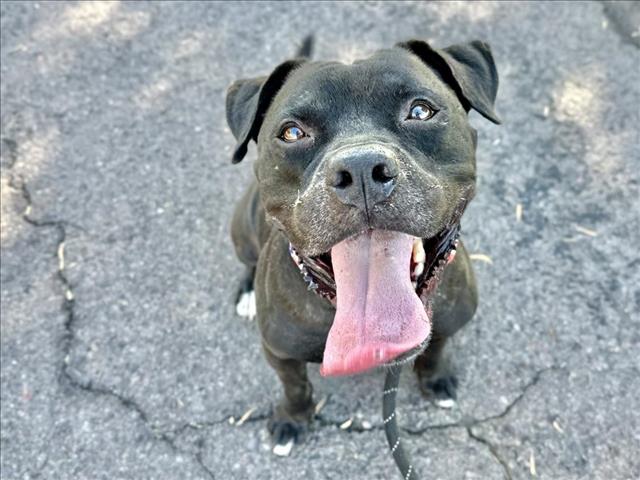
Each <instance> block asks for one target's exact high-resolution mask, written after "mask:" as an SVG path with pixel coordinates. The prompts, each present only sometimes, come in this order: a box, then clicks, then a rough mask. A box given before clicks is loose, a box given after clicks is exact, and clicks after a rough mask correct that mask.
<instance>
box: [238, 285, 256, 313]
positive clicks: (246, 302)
mask: <svg viewBox="0 0 640 480" xmlns="http://www.w3.org/2000/svg"><path fill="white" fill-rule="evenodd" d="M236 313H237V314H238V315H240V316H241V317H246V318H248V319H249V320H253V319H254V318H255V316H256V294H255V291H254V290H249V291H247V292H242V293H241V294H240V295H239V297H238V302H237V303H236Z"/></svg>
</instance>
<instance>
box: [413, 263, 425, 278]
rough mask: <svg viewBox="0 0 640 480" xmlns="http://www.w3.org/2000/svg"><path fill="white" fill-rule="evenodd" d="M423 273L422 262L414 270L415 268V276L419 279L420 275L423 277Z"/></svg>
mask: <svg viewBox="0 0 640 480" xmlns="http://www.w3.org/2000/svg"><path fill="white" fill-rule="evenodd" d="M422 272H424V262H420V263H418V264H417V265H416V266H415V267H414V268H413V275H414V276H415V277H416V278H418V277H419V276H420V275H422Z"/></svg>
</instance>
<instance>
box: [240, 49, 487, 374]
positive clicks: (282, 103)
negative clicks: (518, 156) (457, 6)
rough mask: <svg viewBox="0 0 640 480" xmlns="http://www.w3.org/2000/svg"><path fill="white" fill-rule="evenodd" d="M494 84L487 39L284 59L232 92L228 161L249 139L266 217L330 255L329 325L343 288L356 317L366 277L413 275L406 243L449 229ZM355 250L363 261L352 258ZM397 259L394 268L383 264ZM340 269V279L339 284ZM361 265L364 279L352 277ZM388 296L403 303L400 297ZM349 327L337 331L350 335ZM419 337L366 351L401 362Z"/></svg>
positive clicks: (470, 183)
mask: <svg viewBox="0 0 640 480" xmlns="http://www.w3.org/2000/svg"><path fill="white" fill-rule="evenodd" d="M496 89H497V74H496V70H495V66H494V64H493V59H492V57H491V53H490V50H489V48H488V46H486V45H485V44H483V43H481V42H473V43H470V44H468V45H463V46H454V47H450V48H449V49H445V50H434V49H432V48H431V47H429V46H428V45H427V44H426V43H424V42H419V41H411V42H407V43H405V44H401V45H400V46H397V47H395V48H393V49H389V50H382V51H379V52H377V53H376V54H374V55H373V56H371V57H370V58H368V59H366V60H362V61H358V62H355V63H353V64H351V65H345V64H341V63H335V62H306V61H302V60H294V61H290V62H285V63H284V64H282V65H280V66H279V67H278V68H277V69H276V70H275V71H274V72H273V73H272V74H271V75H270V76H269V77H267V78H261V79H254V80H245V81H240V82H236V84H234V85H233V86H232V87H231V89H230V91H229V95H228V97H227V117H228V120H229V124H230V126H231V128H232V131H233V132H234V134H235V135H236V137H237V138H238V141H239V143H238V147H237V148H236V152H235V154H234V161H239V160H240V159H241V158H242V157H243V156H244V154H245V153H246V145H247V143H248V142H249V141H250V140H251V139H254V140H256V141H257V145H258V160H257V162H256V164H255V173H256V177H257V179H258V184H259V187H260V196H261V199H262V202H263V206H264V208H265V211H266V213H267V215H268V217H270V218H271V219H272V220H273V221H275V222H276V223H277V224H278V225H279V226H280V228H281V229H282V230H283V231H284V233H285V235H286V236H287V237H288V239H289V241H290V242H291V243H292V244H293V245H294V246H295V247H296V249H297V250H298V251H299V252H301V253H302V254H304V255H306V256H308V257H316V256H320V255H324V254H327V253H330V261H333V264H334V265H333V270H334V272H335V274H336V284H337V287H338V298H337V302H338V315H337V317H336V319H338V317H340V304H341V295H340V285H341V282H342V285H344V286H343V287H342V291H343V292H347V293H343V295H342V297H343V298H344V297H349V298H350V299H349V300H348V306H345V307H344V309H346V310H349V313H348V314H345V315H348V316H351V317H353V316H354V315H355V316H356V317H357V316H358V314H354V313H353V311H352V310H353V309H354V308H355V307H354V306H353V305H354V302H355V303H358V301H359V300H358V298H360V299H362V297H366V298H369V297H370V296H371V285H372V282H373V283H375V282H374V281H372V280H371V277H372V275H373V276H376V275H378V274H377V273H376V272H383V273H384V272H391V273H390V274H388V275H387V274H384V275H386V277H387V278H386V281H395V280H397V278H395V277H393V276H394V275H395V274H394V273H393V272H394V271H395V270H394V269H396V267H397V268H398V269H400V268H404V266H405V264H406V267H407V268H409V267H410V266H411V267H412V268H413V264H412V263H410V261H409V258H411V252H412V244H413V243H412V242H413V240H414V239H416V238H417V239H430V238H434V237H436V236H438V235H439V234H442V232H444V231H446V230H447V229H448V228H450V227H451V226H452V225H454V224H457V222H458V221H459V218H460V215H461V214H462V211H463V210H464V208H465V206H466V204H467V202H468V201H469V200H470V199H471V198H472V197H473V195H474V186H475V147H476V133H475V130H474V129H473V128H472V127H471V126H470V125H469V122H468V119H467V114H468V110H469V109H470V108H474V109H476V110H477V111H479V112H480V113H481V114H483V115H484V116H485V117H487V118H489V119H490V120H492V121H494V122H497V117H496V115H495V113H494V112H493V101H494V99H495V94H496ZM367 232H368V233H367ZM384 232H387V233H384ZM389 232H395V233H389ZM350 239H355V240H350ZM413 248H414V250H415V245H414V247H413ZM407 249H408V253H407V252H406V251H405V250H407ZM361 250H366V252H368V253H366V252H365V253H366V254H365V256H366V257H367V258H363V259H361V260H362V261H361V262H360V263H358V262H359V261H358V260H357V257H358V255H361ZM399 252H403V253H402V254H400V253H399ZM428 253H429V252H427V255H428ZM394 255H397V262H396V260H393V261H391V263H389V262H388V261H387V260H384V258H388V257H394ZM407 255H408V257H407ZM415 255H416V253H415V251H414V256H415ZM374 257H375V258H378V260H376V262H377V264H378V267H377V270H376V272H374V271H373V268H374V267H375V265H373V266H372V263H371V262H373V260H372V259H373V258H374ZM394 262H396V263H394ZM336 264H337V265H338V266H339V268H336V267H337V265H336ZM358 265H360V266H358ZM341 269H342V273H343V274H344V278H345V279H344V280H339V278H340V276H341V273H340V270H341ZM358 269H361V270H362V274H361V275H359V274H354V273H353V271H354V270H355V271H357V270H358ZM383 273H381V275H382V274H383ZM396 274H397V276H398V278H400V277H402V275H403V274H402V273H400V270H398V271H397V272H396ZM362 276H364V277H366V278H364V280H363V279H362V278H359V277H362ZM367 279H368V280H367ZM407 279H408V280H411V278H410V277H409V276H408V277H407ZM402 281H404V279H403V280H402ZM354 285H355V286H354ZM363 285H364V286H363ZM367 285H369V287H367ZM383 287H384V286H382V285H381V286H380V288H383ZM395 295H396V296H398V295H400V297H402V294H401V292H396V293H395ZM414 296H415V295H414ZM412 301H413V300H411V301H409V300H408V299H407V301H406V302H404V303H403V305H404V304H406V303H411V302H412ZM371 302H372V301H370V300H366V301H365V300H361V303H362V304H363V305H362V309H363V311H364V310H367V309H368V310H367V311H371V310H374V311H376V312H377V313H375V315H377V316H383V315H389V313H388V312H386V313H385V307H384V306H383V305H377V304H375V305H374V303H375V302H374V303H371ZM378 303H379V302H378ZM401 303H402V302H401ZM413 303H415V302H413ZM405 306H406V305H405ZM365 307H366V308H365ZM401 307H402V305H400V306H399V307H397V308H401ZM414 307H415V308H414ZM407 308H408V310H410V312H408V313H407V315H405V316H409V317H415V316H416V315H418V314H417V313H415V312H413V310H415V309H417V308H418V307H417V306H415V305H413V306H412V307H410V308H409V307H407ZM361 316H362V317H363V318H364V317H367V318H368V317H370V316H371V314H370V313H366V314H365V313H362V315H361ZM392 316H393V315H392ZM362 322H363V323H372V322H371V321H369V320H367V321H366V322H365V320H362ZM336 323H339V322H337V320H336ZM427 323H428V322H427ZM373 324H376V322H373ZM399 324H401V326H400V327H398V328H399V329H400V330H402V331H403V332H404V333H398V334H397V335H396V336H398V335H399V336H401V337H403V341H404V340H405V337H406V336H407V334H406V331H407V330H411V328H412V327H407V325H405V324H402V322H400V321H399ZM403 325H404V326H403ZM378 327H379V325H378ZM378 327H376V328H378ZM353 330H354V329H353V328H347V330H346V331H342V332H341V336H342V337H344V336H353V335H354V333H353ZM378 330H380V328H378ZM382 330H385V328H382ZM413 330H415V331H414V332H413V333H412V334H409V336H413V337H415V338H418V337H421V338H422V340H424V338H426V337H428V331H426V332H425V331H424V329H420V328H418V327H416V328H414V329H413ZM418 330H419V331H418ZM390 335H391V336H393V335H392V334H390ZM330 338H331V334H330ZM415 338H414V339H413V340H412V341H407V342H404V343H403V342H401V343H403V346H402V348H400V347H397V348H395V347H394V348H391V347H390V346H389V345H386V346H385V347H384V348H383V353H380V352H379V351H378V350H375V349H374V350H375V352H374V353H373V355H374V356H375V357H376V358H375V360H376V361H378V360H381V359H385V358H387V357H388V358H395V357H397V355H398V353H404V352H406V350H408V349H410V348H413V347H415V346H416V345H414V344H415ZM354 341H355V340H353V339H352V341H351V343H353V342H354ZM374 343H375V342H374ZM396 343H397V342H396ZM351 346H353V345H351ZM349 348H350V347H349V346H348V345H347V346H344V348H342V347H341V349H342V350H345V349H346V350H349ZM376 348H377V347H376ZM392 351H393V352H395V353H393V355H392V353H391V352H392ZM384 352H387V353H384ZM342 353H344V352H342ZM366 355H369V352H368V353H367V354H366ZM366 355H365V356H366ZM326 357H327V352H326V351H325V360H326ZM367 358H368V357H367ZM325 363H326V362H325ZM369 363H370V362H368V361H364V360H362V358H359V360H357V361H355V363H354V362H351V364H350V366H349V367H348V368H346V367H345V368H346V369H343V370H344V372H347V373H352V372H355V371H359V368H360V367H359V366H356V367H354V365H355V364H358V365H360V366H362V367H363V368H364V367H365V366H370V365H369ZM337 370H340V368H338V369H337Z"/></svg>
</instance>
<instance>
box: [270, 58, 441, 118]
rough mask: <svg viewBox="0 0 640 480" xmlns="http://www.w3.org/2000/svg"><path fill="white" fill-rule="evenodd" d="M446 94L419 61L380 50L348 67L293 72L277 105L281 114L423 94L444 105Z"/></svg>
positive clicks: (320, 65)
mask: <svg viewBox="0 0 640 480" xmlns="http://www.w3.org/2000/svg"><path fill="white" fill-rule="evenodd" d="M446 90H447V87H446V86H445V85H444V84H443V83H442V81H441V80H440V79H439V77H438V76H437V75H436V74H435V73H434V72H433V71H432V70H431V69H429V68H428V67H426V66H425V65H424V64H423V63H422V62H421V61H420V60H419V59H417V58H413V56H412V55H410V54H406V53H404V52H401V51H398V50H382V51H379V52H377V53H376V54H374V55H373V56H371V57H370V58H368V59H366V60H360V61H358V62H356V63H354V64H350V65H346V64H343V63H340V62H311V63H308V64H305V65H303V66H301V67H300V68H298V69H296V70H295V71H294V72H292V74H291V75H290V77H289V78H288V80H287V86H286V88H284V89H283V91H281V95H278V97H279V98H277V99H276V101H277V104H278V105H279V108H280V109H281V110H282V111H283V112H284V111H289V110H294V109H295V108H301V107H304V106H311V107H313V108H322V107H323V105H328V106H329V107H331V106H332V103H334V102H336V101H339V100H340V99H344V98H358V99H361V100H362V99H364V100H367V99H370V98H371V97H382V98H386V97H388V96H389V95H392V96H393V97H396V98H400V97H405V96H408V95H411V94H415V95H419V94H420V93H422V94H424V95H428V96H430V97H431V98H433V99H434V100H441V101H444V99H443V96H445V95H446V93H445V92H446ZM274 103H276V102H274Z"/></svg>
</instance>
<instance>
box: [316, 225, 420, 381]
mask: <svg viewBox="0 0 640 480" xmlns="http://www.w3.org/2000/svg"><path fill="white" fill-rule="evenodd" d="M412 248H413V237H411V236H409V235H406V234H404V233H398V232H389V231H384V230H370V231H368V232H365V233H363V234H361V235H359V236H357V237H354V238H349V239H347V240H344V241H342V242H340V243H339V244H337V245H336V246H335V247H333V248H332V249H331V261H332V263H333V272H334V275H335V279H336V300H337V305H336V316H335V319H334V321H333V326H332V327H331V330H330V331H329V336H328V338H327V343H326V346H325V349H324V358H323V360H322V365H321V367H320V373H321V374H322V375H324V376H331V375H350V374H354V373H359V372H362V371H365V370H368V369H370V368H373V367H376V366H379V365H382V364H384V363H387V362H389V361H390V360H393V359H394V358H396V357H398V356H399V355H401V354H402V353H404V352H406V351H408V350H411V349H412V348H414V347H417V346H418V345H420V344H421V343H422V342H423V341H424V340H425V339H426V338H427V337H428V336H429V332H430V330H431V327H430V322H429V318H428V317H427V313H426V311H425V309H424V306H423V305H422V302H421V301H420V299H419V298H418V296H417V295H416V293H415V290H414V288H413V286H412V285H411V276H410V272H409V269H410V262H411V252H412Z"/></svg>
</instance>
